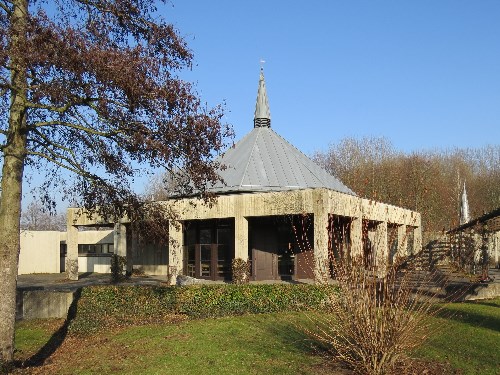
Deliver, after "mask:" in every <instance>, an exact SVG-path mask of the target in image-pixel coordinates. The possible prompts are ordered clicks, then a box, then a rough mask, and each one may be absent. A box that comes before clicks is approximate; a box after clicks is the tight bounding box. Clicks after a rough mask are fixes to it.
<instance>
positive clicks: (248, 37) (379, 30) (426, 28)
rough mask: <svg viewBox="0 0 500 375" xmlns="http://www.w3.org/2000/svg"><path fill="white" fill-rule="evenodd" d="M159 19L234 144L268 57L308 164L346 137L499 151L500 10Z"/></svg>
mask: <svg viewBox="0 0 500 375" xmlns="http://www.w3.org/2000/svg"><path fill="white" fill-rule="evenodd" d="M159 14H160V15H161V16H162V17H163V18H164V19H165V20H166V21H168V22H171V23H173V24H174V25H175V26H176V27H177V28H178V29H179V32H180V34H181V35H182V36H184V38H185V39H186V41H187V43H188V45H189V46H190V48H191V49H192V50H193V52H194V55H195V60H194V66H193V69H192V70H190V71H185V72H182V73H181V76H182V77H183V78H184V79H186V80H189V81H191V82H195V83H196V84H197V88H198V92H199V93H200V95H201V97H202V99H203V100H204V101H206V102H208V104H209V105H211V106H213V105H216V104H218V103H221V102H223V101H225V103H226V108H227V117H226V120H227V122H229V123H231V124H232V125H233V127H234V130H235V133H236V138H235V140H238V139H240V138H241V137H243V136H244V135H245V134H246V133H247V132H248V131H250V130H251V128H252V126H253V113H254V109H255V99H256V95H257V85H258V78H259V69H260V63H259V61H260V60H261V59H264V60H265V61H266V63H265V64H264V70H265V76H266V85H267V91H268V97H269V102H270V107H271V117H272V127H273V128H274V130H275V131H276V132H277V133H278V134H280V135H281V136H283V137H284V138H285V139H286V140H288V141H289V142H291V143H292V144H293V145H295V146H296V147H297V148H299V149H300V150H301V151H303V152H304V153H306V154H309V155H310V154H312V153H313V152H314V151H317V150H322V151H325V150H327V148H328V145H329V144H330V143H334V142H337V141H339V140H341V139H342V138H345V137H364V136H377V137H386V138H388V139H389V140H390V141H391V142H392V143H393V145H394V146H395V147H396V149H398V150H402V151H405V152H411V151H418V150H430V149H436V148H437V149H446V148H454V147H461V148H465V147H482V146H484V145H487V144H498V143H499V140H500V0H470V1H463V0H453V1H451V0H450V1H447V0H414V1H404V0H399V1H385V0H380V1H361V0H344V1H338V0H323V1H320V0H309V1H307V2H306V1H295V0H289V1H283V0H267V1H264V0H252V1H239V0H215V1H207V0H171V2H170V3H168V4H166V5H163V6H161V7H160V8H159ZM35 173H36V172H35ZM34 177H35V180H36V176H34ZM146 181H147V178H145V177H141V176H138V178H137V179H136V181H135V184H134V186H135V187H136V190H137V191H138V192H141V190H143V187H144V185H145V183H146ZM25 194H26V195H25V196H26V198H28V199H26V200H25V201H24V202H23V204H24V205H25V204H27V203H28V202H29V201H30V200H31V199H30V197H31V193H30V192H29V189H28V188H27V189H25ZM63 206H64V204H63Z"/></svg>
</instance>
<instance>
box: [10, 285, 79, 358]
mask: <svg viewBox="0 0 500 375" xmlns="http://www.w3.org/2000/svg"><path fill="white" fill-rule="evenodd" d="M81 293H82V289H81V288H79V289H77V290H76V291H75V293H74V296H73V302H72V303H71V306H70V307H69V309H68V315H67V317H66V320H65V321H64V324H63V325H62V326H61V327H60V328H59V329H58V330H57V331H56V332H54V334H53V335H52V336H51V337H50V339H49V341H47V343H46V344H45V345H44V346H42V347H41V348H40V350H38V352H37V353H35V354H34V355H33V356H31V357H30V358H28V359H27V360H24V361H15V362H14V367H16V368H28V367H37V366H42V365H43V364H44V362H45V360H46V359H47V358H49V357H50V356H51V355H52V354H54V352H55V351H56V350H57V349H58V348H59V347H60V346H61V345H62V343H63V342H64V340H65V338H66V336H67V335H68V327H69V324H70V323H71V321H72V320H73V319H74V318H75V317H76V310H77V305H78V300H79V299H80V296H81Z"/></svg>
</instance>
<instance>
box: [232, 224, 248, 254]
mask: <svg viewBox="0 0 500 375" xmlns="http://www.w3.org/2000/svg"><path fill="white" fill-rule="evenodd" d="M234 258H235V259H237V258H240V259H243V260H245V261H246V260H248V219H247V218H246V217H243V216H236V217H235V218H234Z"/></svg>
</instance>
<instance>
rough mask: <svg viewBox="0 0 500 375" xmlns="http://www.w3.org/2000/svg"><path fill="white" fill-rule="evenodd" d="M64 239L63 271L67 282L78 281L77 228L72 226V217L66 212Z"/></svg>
mask: <svg viewBox="0 0 500 375" xmlns="http://www.w3.org/2000/svg"><path fill="white" fill-rule="evenodd" d="M66 231H67V237H66V264H65V265H64V266H65V270H66V275H67V277H68V279H69V280H78V227H75V226H74V225H73V217H72V215H70V214H69V212H68V223H67V229H66Z"/></svg>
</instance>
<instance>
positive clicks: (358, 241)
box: [351, 217, 363, 259]
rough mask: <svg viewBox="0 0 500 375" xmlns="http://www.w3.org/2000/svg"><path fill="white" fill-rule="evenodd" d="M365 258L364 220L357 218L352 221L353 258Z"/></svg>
mask: <svg viewBox="0 0 500 375" xmlns="http://www.w3.org/2000/svg"><path fill="white" fill-rule="evenodd" d="M362 256H363V218H362V217H356V218H353V219H352V221H351V257H352V258H353V259H355V258H358V257H362Z"/></svg>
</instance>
